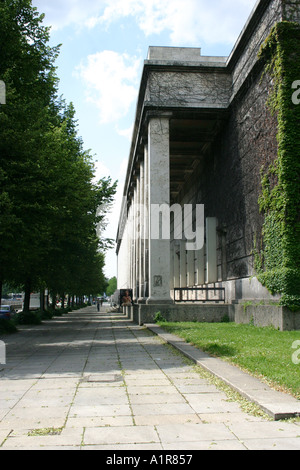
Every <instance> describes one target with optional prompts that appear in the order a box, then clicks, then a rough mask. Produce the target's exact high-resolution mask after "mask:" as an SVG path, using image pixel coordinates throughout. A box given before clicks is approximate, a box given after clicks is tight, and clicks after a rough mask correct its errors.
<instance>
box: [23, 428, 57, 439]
mask: <svg viewBox="0 0 300 470" xmlns="http://www.w3.org/2000/svg"><path fill="white" fill-rule="evenodd" d="M62 430H63V428H42V429H32V430H31V431H29V432H28V436H29V437H35V436H59V435H60V434H61V432H62Z"/></svg>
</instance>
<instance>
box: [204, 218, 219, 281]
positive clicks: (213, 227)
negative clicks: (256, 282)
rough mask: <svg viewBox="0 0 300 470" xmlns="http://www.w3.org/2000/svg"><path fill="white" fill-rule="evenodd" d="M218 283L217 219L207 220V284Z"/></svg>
mask: <svg viewBox="0 0 300 470" xmlns="http://www.w3.org/2000/svg"><path fill="white" fill-rule="evenodd" d="M217 281H218V273H217V219H216V218H215V217H207V219H206V283H207V284H210V283H213V282H217Z"/></svg>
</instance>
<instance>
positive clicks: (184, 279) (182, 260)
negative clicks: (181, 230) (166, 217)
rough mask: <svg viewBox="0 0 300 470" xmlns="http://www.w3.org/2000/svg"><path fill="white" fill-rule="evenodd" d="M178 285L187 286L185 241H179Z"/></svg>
mask: <svg viewBox="0 0 300 470" xmlns="http://www.w3.org/2000/svg"><path fill="white" fill-rule="evenodd" d="M180 287H187V266H186V241H185V240H181V242H180Z"/></svg>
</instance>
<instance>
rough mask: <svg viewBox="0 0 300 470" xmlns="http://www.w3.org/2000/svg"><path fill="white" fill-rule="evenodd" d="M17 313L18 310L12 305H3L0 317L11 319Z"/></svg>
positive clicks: (0, 309)
mask: <svg viewBox="0 0 300 470" xmlns="http://www.w3.org/2000/svg"><path fill="white" fill-rule="evenodd" d="M15 313H16V311H15V309H14V307H13V306H12V305H1V308H0V319H3V320H10V319H11V318H12V316H13V315H14V314H15Z"/></svg>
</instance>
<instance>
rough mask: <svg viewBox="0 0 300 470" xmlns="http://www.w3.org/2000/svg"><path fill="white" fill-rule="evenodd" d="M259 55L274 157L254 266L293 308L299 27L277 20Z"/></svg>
mask: <svg viewBox="0 0 300 470" xmlns="http://www.w3.org/2000/svg"><path fill="white" fill-rule="evenodd" d="M259 57H260V59H261V60H263V61H264V62H265V64H266V66H265V73H268V74H270V75H271V77H272V80H273V90H272V93H271V94H270V96H269V100H268V106H269V109H270V110H271V112H272V113H273V114H274V115H276V116H277V122H278V134H277V140H278V157H277V160H276V161H275V162H274V163H273V164H272V165H271V166H270V167H269V168H268V169H267V171H263V172H262V195H261V197H260V200H259V205H260V209H261V211H262V212H263V213H264V215H265V222H264V227H263V242H264V247H263V251H262V256H261V259H260V263H258V258H256V267H257V268H259V269H258V279H259V280H260V281H261V282H262V283H263V284H264V285H265V286H266V287H267V288H268V289H269V290H270V292H272V293H280V294H281V304H282V305H284V306H287V307H289V308H291V309H293V310H295V309H300V267H299V260H300V217H299V216H300V159H299V155H300V139H299V135H300V105H295V104H294V103H293V101H292V95H293V89H292V84H293V83H294V82H295V81H296V80H300V26H299V25H298V24H296V23H289V22H282V23H278V24H277V25H276V26H275V27H274V28H273V29H272V32H271V34H270V36H269V37H268V38H267V40H266V41H265V43H264V44H263V46H262V48H261V51H260V55H259ZM274 181H275V183H274Z"/></svg>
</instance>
